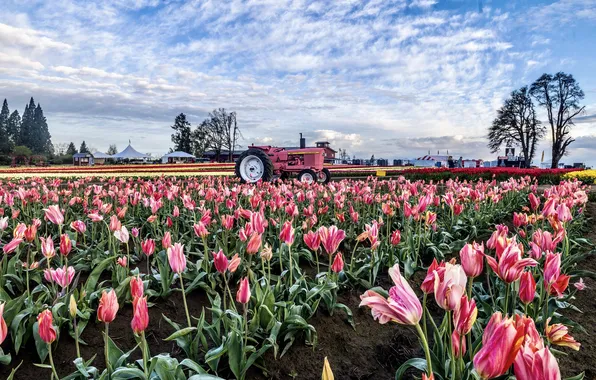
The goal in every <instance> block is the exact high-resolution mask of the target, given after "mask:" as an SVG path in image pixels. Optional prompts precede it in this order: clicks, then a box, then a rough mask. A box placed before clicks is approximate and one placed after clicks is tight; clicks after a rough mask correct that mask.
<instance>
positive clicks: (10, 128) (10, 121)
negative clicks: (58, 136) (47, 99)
mask: <svg viewBox="0 0 596 380" xmlns="http://www.w3.org/2000/svg"><path fill="white" fill-rule="evenodd" d="M16 147H26V148H28V149H30V150H31V152H33V153H35V154H41V155H51V154H52V153H53V151H54V147H53V145H52V140H51V135H50V132H49V128H48V123H47V120H46V118H45V116H44V114H43V109H42V108H41V104H39V103H38V104H37V105H36V104H35V101H34V100H33V98H31V100H30V101H29V104H27V105H26V106H25V111H24V112H23V116H22V117H21V115H20V114H19V111H17V110H14V111H13V112H12V113H11V112H10V109H9V108H8V101H7V100H6V99H4V103H3V104H2V110H1V111H0V153H2V154H10V153H13V151H14V150H15V148H16ZM17 151H18V149H17Z"/></svg>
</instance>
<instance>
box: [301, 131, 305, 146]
mask: <svg viewBox="0 0 596 380" xmlns="http://www.w3.org/2000/svg"><path fill="white" fill-rule="evenodd" d="M304 148H306V139H305V138H304V137H302V133H301V134H300V149H304Z"/></svg>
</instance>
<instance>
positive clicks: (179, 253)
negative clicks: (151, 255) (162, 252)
mask: <svg viewBox="0 0 596 380" xmlns="http://www.w3.org/2000/svg"><path fill="white" fill-rule="evenodd" d="M168 261H169V262H170V267H171V268H172V270H173V271H174V272H176V273H178V274H180V273H182V272H184V270H185V269H186V256H184V245H182V244H180V243H176V244H174V245H173V246H171V247H170V248H168Z"/></svg>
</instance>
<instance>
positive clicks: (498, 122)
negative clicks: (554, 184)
mask: <svg viewBox="0 0 596 380" xmlns="http://www.w3.org/2000/svg"><path fill="white" fill-rule="evenodd" d="M545 131H546V129H545V128H544V127H543V126H542V125H541V124H540V121H539V120H538V119H536V111H535V109H534V103H533V102H532V98H531V97H530V92H529V91H528V87H527V86H524V87H522V88H520V89H519V90H515V91H513V92H512V93H511V95H510V98H509V99H507V100H505V104H504V105H503V106H502V107H501V109H499V110H498V111H497V118H496V119H495V120H493V123H492V125H491V127H490V128H489V131H488V140H489V142H488V147H489V148H490V150H491V152H493V153H495V152H497V151H499V149H500V148H501V146H502V145H503V144H506V145H517V146H519V147H520V148H521V152H522V156H523V157H524V164H525V167H530V165H531V164H532V158H533V157H534V155H535V154H536V144H537V142H538V140H539V139H541V138H542V137H544V133H545Z"/></svg>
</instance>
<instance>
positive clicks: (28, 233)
mask: <svg viewBox="0 0 596 380" xmlns="http://www.w3.org/2000/svg"><path fill="white" fill-rule="evenodd" d="M36 237H37V227H35V224H32V225H30V226H27V229H26V230H25V240H27V241H28V242H29V243H31V242H32V241H33V240H35V238H36Z"/></svg>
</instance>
